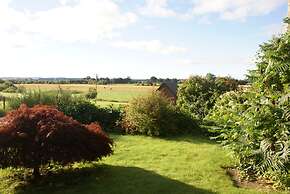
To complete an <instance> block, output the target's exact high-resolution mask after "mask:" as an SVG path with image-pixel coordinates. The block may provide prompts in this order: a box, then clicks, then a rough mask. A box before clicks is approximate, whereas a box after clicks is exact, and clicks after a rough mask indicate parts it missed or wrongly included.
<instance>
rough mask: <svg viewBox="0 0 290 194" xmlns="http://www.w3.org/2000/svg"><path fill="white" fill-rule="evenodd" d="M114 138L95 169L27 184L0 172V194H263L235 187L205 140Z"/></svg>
mask: <svg viewBox="0 0 290 194" xmlns="http://www.w3.org/2000/svg"><path fill="white" fill-rule="evenodd" d="M112 137H113V138H114V139H115V143H116V147H115V153H114V155H112V156H111V157H108V158H105V159H104V160H102V161H101V162H99V163H96V164H86V165H84V164H75V165H74V170H73V171H72V170H65V171H63V172H62V173H60V174H54V175H48V176H47V177H46V178H44V180H43V181H42V183H38V184H32V183H31V184H26V185H25V184H23V181H21V180H20V179H19V178H13V177H12V176H11V170H1V171H0V193H5V194H6V193H26V194H28V193H29V194H78V193H82V194H94V193H96V194H157V193H158V194H159V193H164V194H189V193H190V194H192V193H208V194H211V193H229V194H235V193H241V194H242V193H245V194H253V193H261V192H259V191H255V190H250V189H241V188H236V187H234V186H233V183H232V181H231V180H230V178H229V177H228V176H227V175H226V173H225V171H224V169H223V168H222V166H229V165H232V164H233V161H232V160H231V159H230V157H229V156H228V155H227V153H226V151H225V150H223V149H222V148H221V147H220V146H219V145H218V144H215V143H213V142H210V141H208V140H206V139H204V138H196V137H195V138H191V137H189V136H186V137H180V138H174V139H173V138H172V139H157V138H150V137H143V136H119V135H112ZM271 193H275V192H271ZM276 193H279V192H276ZM281 193H282V192H281Z"/></svg>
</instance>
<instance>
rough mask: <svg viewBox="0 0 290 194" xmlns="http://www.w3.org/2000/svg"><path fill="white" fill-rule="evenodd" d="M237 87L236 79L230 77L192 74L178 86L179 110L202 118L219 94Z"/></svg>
mask: <svg viewBox="0 0 290 194" xmlns="http://www.w3.org/2000/svg"><path fill="white" fill-rule="evenodd" d="M237 87H238V80H235V79H232V78H230V77H215V76H214V75H212V74H208V75H207V76H206V77H201V76H192V77H190V78H189V79H188V80H186V81H185V82H184V83H183V84H182V85H181V87H180V88H179V91H178V98H177V105H178V107H179V108H180V110H181V111H183V112H185V113H187V114H189V115H191V116H192V117H193V118H195V119H197V120H202V119H203V118H204V117H205V116H206V115H207V114H208V112H209V111H210V109H212V107H213V106H214V104H215V102H216V99H217V98H218V97H219V96H220V95H221V94H223V93H225V92H227V91H231V90H236V89H237Z"/></svg>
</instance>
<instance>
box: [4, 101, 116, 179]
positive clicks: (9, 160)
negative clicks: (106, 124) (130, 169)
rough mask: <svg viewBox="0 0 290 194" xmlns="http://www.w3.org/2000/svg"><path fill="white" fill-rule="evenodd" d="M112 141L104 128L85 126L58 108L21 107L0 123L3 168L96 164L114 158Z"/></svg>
mask: <svg viewBox="0 0 290 194" xmlns="http://www.w3.org/2000/svg"><path fill="white" fill-rule="evenodd" d="M112 144H113V142H112V140H111V139H110V138H109V137H108V136H107V135H106V134H105V133H104V132H103V131H102V129H101V127H100V126H99V125H98V124H96V123H92V124H90V125H82V124H81V123H79V122H78V121H75V120H73V119H72V118H71V117H68V116H66V115H64V114H63V113H62V112H60V111H58V110H57V109H56V108H54V107H50V106H44V105H37V106H34V107H33V108H29V107H27V106H26V105H21V107H20V108H19V109H17V110H14V111H11V112H9V113H8V114H6V116H5V117H3V118H1V119H0V167H2V168H6V167H26V168H32V169H34V170H33V173H34V175H35V176H39V175H40V174H39V168H40V167H41V166H42V165H46V164H49V163H51V162H57V163H59V164H62V165H66V164H69V163H72V162H78V161H96V160H99V159H101V158H102V157H104V156H108V155H110V154H112V152H113V150H112Z"/></svg>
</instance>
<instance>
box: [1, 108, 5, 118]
mask: <svg viewBox="0 0 290 194" xmlns="http://www.w3.org/2000/svg"><path fill="white" fill-rule="evenodd" d="M3 116H5V111H4V110H2V109H0V117H3Z"/></svg>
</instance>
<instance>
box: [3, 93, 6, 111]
mask: <svg viewBox="0 0 290 194" xmlns="http://www.w3.org/2000/svg"><path fill="white" fill-rule="evenodd" d="M5 108H6V98H5V96H4V97H3V109H4V110H5Z"/></svg>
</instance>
